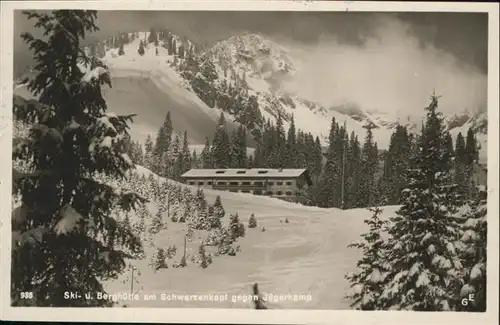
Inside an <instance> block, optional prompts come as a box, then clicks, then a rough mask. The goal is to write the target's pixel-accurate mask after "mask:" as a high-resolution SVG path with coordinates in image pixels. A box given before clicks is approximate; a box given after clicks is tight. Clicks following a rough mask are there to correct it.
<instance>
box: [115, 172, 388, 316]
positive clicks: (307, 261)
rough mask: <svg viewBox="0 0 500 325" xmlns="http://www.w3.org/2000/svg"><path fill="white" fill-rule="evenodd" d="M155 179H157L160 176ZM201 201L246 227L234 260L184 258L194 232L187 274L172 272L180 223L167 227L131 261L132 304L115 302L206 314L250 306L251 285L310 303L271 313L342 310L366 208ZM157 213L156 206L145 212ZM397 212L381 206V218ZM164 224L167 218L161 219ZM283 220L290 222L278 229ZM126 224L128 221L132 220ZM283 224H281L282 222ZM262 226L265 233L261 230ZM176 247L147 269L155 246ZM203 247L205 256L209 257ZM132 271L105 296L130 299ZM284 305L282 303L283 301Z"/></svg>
mask: <svg viewBox="0 0 500 325" xmlns="http://www.w3.org/2000/svg"><path fill="white" fill-rule="evenodd" d="M138 171H139V173H143V174H146V176H148V174H149V173H151V172H150V171H148V170H146V169H144V168H142V167H138ZM160 180H161V181H163V179H161V178H160ZM204 192H205V197H206V198H207V201H208V202H209V203H213V202H214V200H215V197H216V196H217V195H220V196H221V199H222V204H223V206H224V209H225V210H226V217H225V219H226V220H225V221H226V222H227V218H228V215H229V214H232V213H236V212H237V213H238V214H239V217H240V219H241V221H242V222H243V223H244V224H245V227H246V235H245V237H244V238H240V239H238V241H237V243H236V245H240V247H241V251H240V252H238V253H237V255H236V256H214V257H213V264H211V265H210V266H209V267H208V268H206V269H202V268H201V267H200V266H199V265H198V264H196V263H193V262H190V256H191V255H197V253H198V247H199V245H200V243H201V239H202V238H203V236H205V235H206V232H204V231H195V235H194V236H193V240H192V242H189V241H188V242H187V256H188V258H187V260H188V266H187V267H186V268H173V267H171V264H172V262H178V261H179V260H180V258H181V256H182V247H183V243H184V233H185V227H186V225H185V224H182V223H181V224H177V223H172V222H170V221H167V222H168V228H167V229H166V230H162V231H161V232H160V233H158V234H156V235H153V236H152V237H151V239H149V240H148V239H146V240H145V242H144V246H145V251H146V255H147V257H146V258H145V259H143V260H136V261H133V262H132V263H133V265H135V266H136V267H137V271H136V272H135V277H136V280H137V281H138V283H136V284H134V289H133V291H134V293H137V294H138V295H139V297H140V299H139V300H137V301H121V302H120V304H126V305H128V306H130V307H136V306H137V307H139V306H140V307H211V308H218V307H220V308H251V302H250V301H245V302H243V301H234V300H233V299H238V297H240V298H239V299H243V296H248V295H249V294H250V293H251V285H252V284H253V283H255V282H257V283H259V286H260V289H261V290H262V292H263V293H272V294H276V295H284V294H292V295H293V294H298V295H300V294H302V295H307V294H310V295H311V296H310V297H311V298H312V300H310V301H305V300H304V299H302V301H291V300H290V299H289V298H286V297H285V298H282V299H278V300H277V301H272V302H271V303H270V304H269V305H270V306H271V308H291V309H347V308H349V303H348V302H347V301H345V300H344V295H345V293H346V291H347V290H348V283H347V281H346V280H345V279H344V275H345V274H346V272H351V271H354V269H355V263H356V261H357V260H358V258H359V257H360V255H359V252H357V251H356V250H355V249H352V248H347V247H346V246H347V245H348V244H349V243H351V242H352V241H355V240H358V239H359V235H360V234H361V233H362V232H364V230H365V225H364V223H363V219H365V218H367V217H368V216H369V215H370V213H369V212H368V211H367V210H365V209H355V210H347V211H342V210H339V209H321V208H317V207H306V206H302V205H299V204H295V203H287V202H284V201H281V200H278V199H274V198H268V197H261V196H253V195H250V194H243V193H230V192H219V191H213V190H205V191H204ZM150 209H151V212H152V213H156V207H155V206H150ZM395 209H396V207H387V208H386V209H385V212H386V214H389V213H390V212H391V211H394V210H395ZM251 213H254V214H255V216H256V218H257V222H258V227H257V228H252V229H249V228H248V227H247V226H248V218H249V216H250V214H251ZM163 218H164V220H167V216H166V213H165V214H164V215H163ZM285 218H288V220H289V223H284V220H285ZM131 221H133V218H132V219H131ZM282 222H283V223H282ZM262 227H265V229H266V231H264V232H263V231H262V230H261V229H262ZM171 245H176V247H177V249H178V251H177V256H176V257H174V258H173V259H171V260H167V263H168V264H169V268H168V269H162V270H159V271H156V272H155V271H154V270H153V268H151V267H149V266H148V261H149V257H150V256H151V254H153V253H154V252H155V251H156V249H157V248H164V249H165V250H166V249H167V248H168V247H169V246H171ZM211 249H212V247H208V246H207V252H213V250H211ZM138 274H140V275H138ZM130 276H131V271H127V272H126V273H124V274H123V276H122V277H120V278H119V279H118V280H114V281H110V282H108V283H107V284H106V290H107V291H108V292H109V293H111V294H112V293H129V292H130V290H131V282H130ZM162 293H164V294H177V295H181V294H182V295H185V294H191V295H194V294H219V295H224V294H227V300H225V301H222V302H208V301H172V300H170V301H168V300H165V301H162V300H161V299H160V297H161V294H162ZM144 294H154V295H156V296H157V300H155V301H151V300H149V301H147V300H144V299H143V295H144ZM283 299H284V300H283Z"/></svg>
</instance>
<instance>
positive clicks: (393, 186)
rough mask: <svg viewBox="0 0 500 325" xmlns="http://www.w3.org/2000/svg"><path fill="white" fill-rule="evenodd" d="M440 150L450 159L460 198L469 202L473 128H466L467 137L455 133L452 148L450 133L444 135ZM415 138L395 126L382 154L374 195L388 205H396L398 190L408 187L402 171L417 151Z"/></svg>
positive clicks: (474, 150)
mask: <svg viewBox="0 0 500 325" xmlns="http://www.w3.org/2000/svg"><path fill="white" fill-rule="evenodd" d="M443 141H444V145H443V148H444V149H443V150H445V151H446V155H448V156H450V157H451V158H450V160H449V161H448V164H449V165H450V166H449V168H450V170H451V173H452V175H453V178H454V181H455V182H456V184H457V186H458V188H459V190H460V193H461V195H463V196H464V197H465V198H468V199H471V198H472V197H473V196H474V195H475V189H476V185H477V184H475V183H474V181H473V179H474V177H473V176H474V172H475V170H474V169H475V168H476V166H477V163H478V155H479V147H478V144H477V139H476V136H475V134H474V131H473V128H472V127H471V128H469V130H468V132H467V138H466V139H464V137H463V135H462V133H458V135H457V137H456V140H455V146H453V140H452V137H451V135H450V133H449V132H448V133H446V135H445V139H444V140H443ZM419 148H420V147H419V143H418V138H416V137H415V136H414V135H412V134H410V133H409V132H408V130H407V128H406V127H404V126H397V127H396V130H395V131H394V133H393V134H392V136H391V141H390V144H389V149H388V150H387V152H385V153H384V169H383V174H382V177H381V178H380V179H379V181H378V193H379V194H380V195H381V196H382V197H383V198H384V199H385V202H386V203H388V204H391V205H392V204H398V203H399V202H400V200H401V190H402V189H403V188H405V186H406V185H407V184H408V178H407V173H406V171H407V170H408V168H409V167H410V158H411V156H412V155H415V153H416V151H418V150H419Z"/></svg>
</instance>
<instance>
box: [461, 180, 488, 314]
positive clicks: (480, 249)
mask: <svg viewBox="0 0 500 325" xmlns="http://www.w3.org/2000/svg"><path fill="white" fill-rule="evenodd" d="M463 210H465V211H464V213H463V216H464V217H465V219H466V220H465V222H464V223H463V225H462V232H461V233H462V236H461V238H460V242H459V243H457V246H459V251H460V254H461V257H462V260H463V262H462V263H463V264H464V272H463V273H464V275H463V278H464V285H463V286H462V288H461V289H460V299H461V301H462V300H463V299H465V301H466V304H461V306H460V307H461V308H460V310H466V311H478V312H484V311H486V301H487V300H486V291H487V286H486V245H487V220H486V215H487V201H486V191H481V190H480V191H479V192H478V194H477V199H475V200H471V201H470V202H469V204H467V205H465V206H464V207H463ZM470 295H474V299H473V300H472V301H471V300H469V297H470Z"/></svg>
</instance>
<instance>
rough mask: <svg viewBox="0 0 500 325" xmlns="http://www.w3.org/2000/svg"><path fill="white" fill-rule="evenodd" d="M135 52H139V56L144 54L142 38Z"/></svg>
mask: <svg viewBox="0 0 500 325" xmlns="http://www.w3.org/2000/svg"><path fill="white" fill-rule="evenodd" d="M137 53H139V55H141V56H142V55H144V53H146V52H145V50H144V43H143V42H142V40H141V42H140V43H139V48H138V49H137Z"/></svg>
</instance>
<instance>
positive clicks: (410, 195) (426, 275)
mask: <svg viewBox="0 0 500 325" xmlns="http://www.w3.org/2000/svg"><path fill="white" fill-rule="evenodd" d="M437 108H438V98H437V97H436V96H434V95H433V96H432V97H431V103H430V105H429V106H428V107H427V108H426V113H427V118H426V121H425V124H424V126H423V130H422V134H421V136H420V138H419V142H418V144H419V148H418V150H417V152H416V153H415V154H414V156H413V157H412V158H411V161H410V169H409V170H408V180H409V184H408V187H407V188H406V189H404V190H403V198H404V201H403V203H402V206H401V208H400V209H399V210H398V211H397V212H396V216H394V217H392V218H391V220H390V222H391V224H390V227H389V230H388V233H389V239H388V243H387V249H388V255H387V259H386V262H387V264H386V265H385V268H386V269H387V270H388V272H387V274H386V276H385V277H384V289H383V292H382V294H381V295H380V297H379V298H378V300H377V309H398V310H401V309H403V310H404V309H407V310H408V309H409V310H418V311H440V310H456V309H457V308H458V306H459V299H458V294H457V292H458V290H459V288H460V282H461V279H460V274H461V271H462V268H463V266H462V264H461V261H460V258H459V256H458V252H457V249H456V245H455V242H456V238H457V236H458V235H459V225H458V223H457V222H456V221H455V220H454V218H453V216H454V215H455V214H456V210H457V206H456V205H457V197H458V195H457V191H456V186H455V185H454V184H453V183H452V182H451V177H450V176H451V174H450V171H449V161H450V156H449V152H447V150H446V148H445V146H444V142H445V138H446V133H447V132H446V131H445V129H444V125H443V119H442V117H441V114H440V113H439V112H437Z"/></svg>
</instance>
